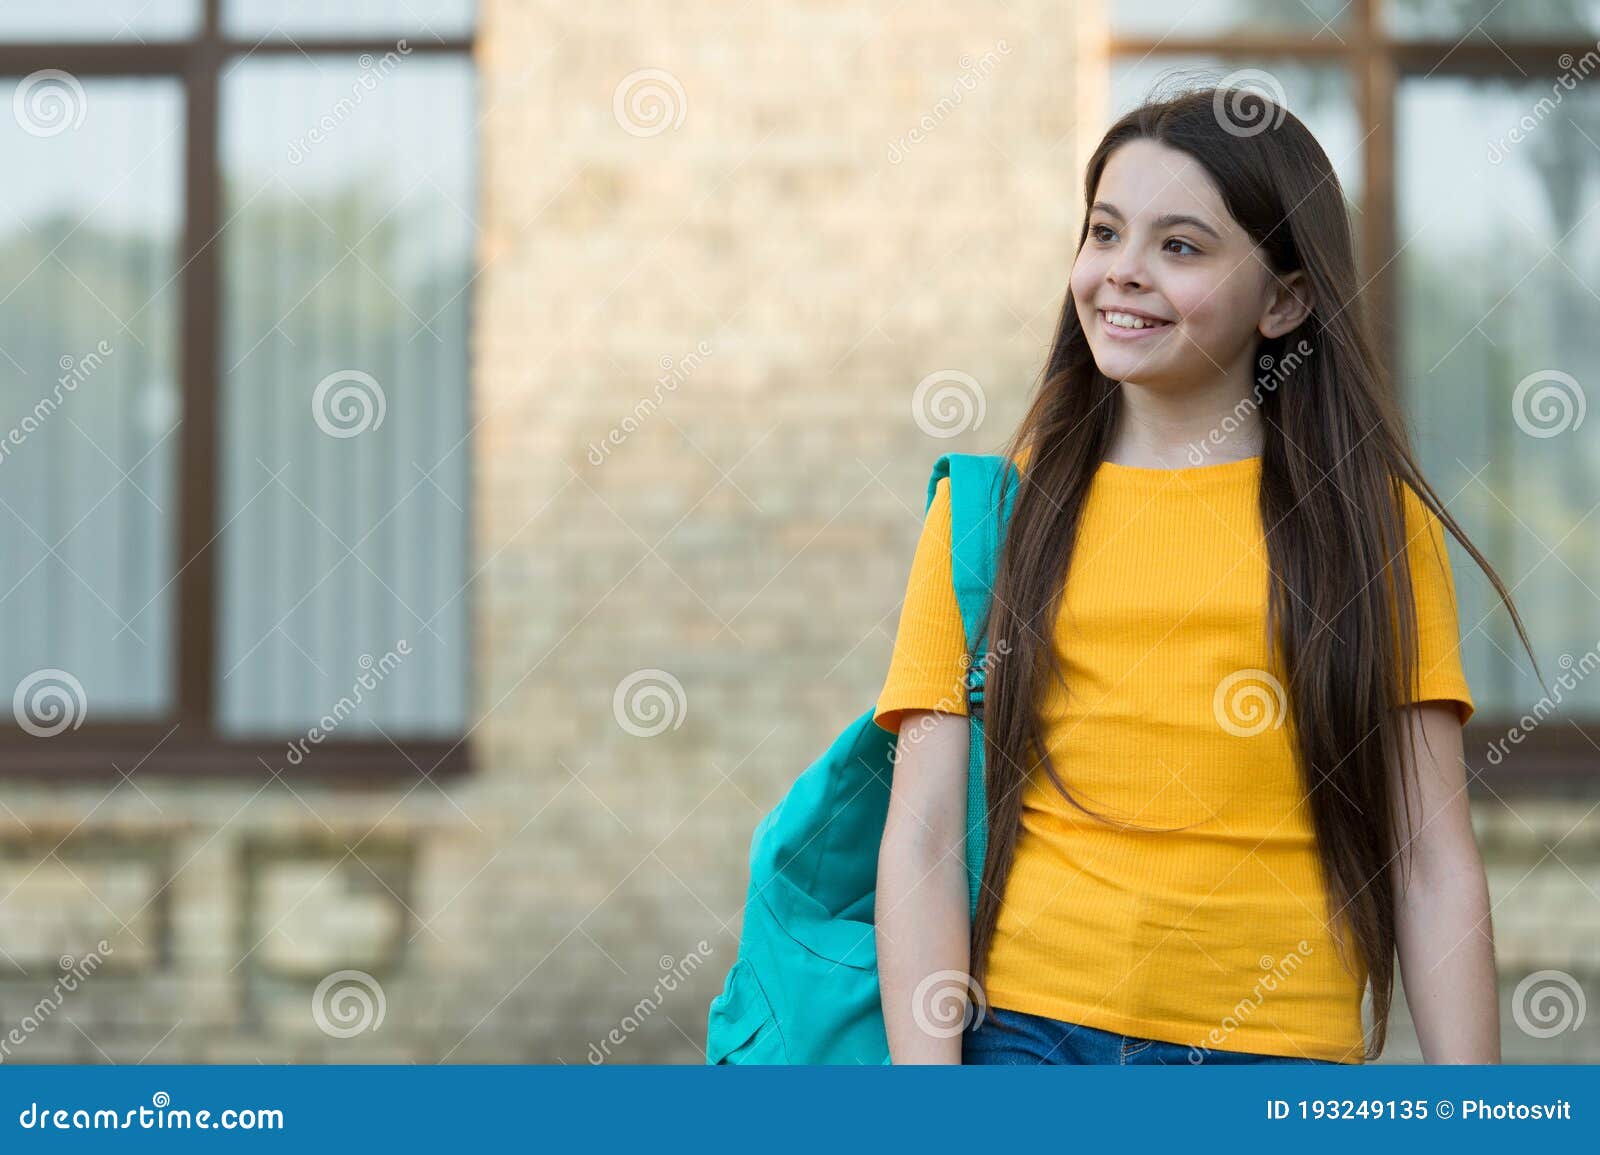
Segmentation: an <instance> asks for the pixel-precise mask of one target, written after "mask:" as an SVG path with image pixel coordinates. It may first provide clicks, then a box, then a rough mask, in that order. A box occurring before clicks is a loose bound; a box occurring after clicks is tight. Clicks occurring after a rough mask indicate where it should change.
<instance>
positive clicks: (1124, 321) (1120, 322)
mask: <svg viewBox="0 0 1600 1155" xmlns="http://www.w3.org/2000/svg"><path fill="white" fill-rule="evenodd" d="M1103 316H1104V317H1105V319H1106V320H1107V321H1109V322H1110V323H1111V324H1113V325H1115V326H1116V327H1117V328H1119V329H1154V328H1157V327H1158V326H1160V325H1165V324H1168V323H1169V322H1166V321H1147V320H1145V318H1143V317H1136V316H1134V315H1133V314H1132V313H1113V312H1110V311H1109V310H1108V311H1106V312H1104V313H1103Z"/></svg>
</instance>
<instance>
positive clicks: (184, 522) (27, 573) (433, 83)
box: [0, 0, 478, 779]
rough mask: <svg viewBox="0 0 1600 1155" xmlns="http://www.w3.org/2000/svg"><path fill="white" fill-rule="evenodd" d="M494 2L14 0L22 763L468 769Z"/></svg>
mask: <svg viewBox="0 0 1600 1155" xmlns="http://www.w3.org/2000/svg"><path fill="white" fill-rule="evenodd" d="M473 21H474V11H473V5H472V2H471V0H409V2H408V3H406V4H402V5H395V4H389V3H379V2H376V0H362V2H351V3H342V4H338V5H329V4H322V3H313V2H311V0H292V2H284V0H271V2H268V0H148V2H147V0H128V2H127V3H120V2H109V0H95V2H92V3H91V2H89V0H76V2H72V0H8V3H7V4H5V5H4V6H3V7H0V94H3V95H4V96H6V97H9V98H10V99H9V100H8V101H7V104H8V108H9V113H10V114H9V115H0V158H3V162H4V167H5V171H6V174H7V179H6V181H5V187H4V189H3V190H0V607H3V615H4V616H3V620H4V622H5V623H6V631H5V633H6V643H7V644H6V645H5V646H3V647H0V690H3V691H4V692H5V693H6V694H8V695H10V696H11V698H12V706H13V709H12V717H11V718H10V719H8V720H7V721H8V726H7V727H5V733H4V735H3V737H0V743H3V744H0V768H3V769H4V770H5V771H11V772H19V771H20V772H28V773H41V774H45V775H49V776H53V777H57V778H64V779H71V778H76V777H81V776H84V775H108V776H111V777H115V776H116V775H117V774H118V773H131V772H133V771H134V770H135V769H136V768H137V769H139V770H140V772H141V773H150V772H166V771H182V772H198V773H223V774H226V773H245V774H248V775H251V776H259V775H261V774H264V773H267V772H268V771H274V770H276V771H282V772H284V773H287V774H296V773H304V772H307V771H309V772H313V773H317V774H352V775H361V776H370V775H384V774H388V773H395V774H399V775H403V776H406V777H410V778H415V777H416V776H417V775H419V774H422V775H431V774H433V773H435V772H439V771H458V770H460V769H461V768H462V767H463V766H464V765H465V752H466V747H465V743H464V741H463V740H462V739H463V735H464V733H465V730H466V725H467V719H466V715H467V703H466V688H467V685H468V681H469V670H470V666H469V659H468V646H467V641H468V628H467V623H468V612H467V610H468V605H467V594H468V590H467V586H468V584H469V581H470V573H469V570H468V556H469V555H468V548H467V529H468V522H469V518H468V477H469V450H470V423H469V418H468V413H469V406H468V390H467V386H468V361H467V345H468V343H467V320H468V305H469V300H470V295H471V294H470V286H471V281H472V259H473V247H474V239H475V233H476V225H475V223H474V220H473V214H474V212H475V202H476V193H475V188H476V143H475V141H476V132H475V128H476V118H477V115H478V114H477V109H476V96H475V78H474V71H473V65H472V54H471V50H472V39H471V38H472V32H473Z"/></svg>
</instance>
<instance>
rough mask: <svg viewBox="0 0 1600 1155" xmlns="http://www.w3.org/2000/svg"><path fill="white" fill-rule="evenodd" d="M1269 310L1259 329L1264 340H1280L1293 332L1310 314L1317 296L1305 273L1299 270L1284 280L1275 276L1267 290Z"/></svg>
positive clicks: (1264, 315)
mask: <svg viewBox="0 0 1600 1155" xmlns="http://www.w3.org/2000/svg"><path fill="white" fill-rule="evenodd" d="M1267 290H1268V297H1267V307H1266V310H1265V311H1264V312H1263V313H1262V314H1261V320H1260V322H1259V323H1258V324H1257V325H1256V328H1257V330H1258V331H1259V332H1260V333H1261V335H1262V336H1263V337H1281V336H1283V335H1284V334H1285V333H1292V332H1294V329H1295V326H1297V325H1299V324H1300V322H1302V321H1304V320H1305V319H1306V317H1307V316H1309V315H1310V313H1311V306H1312V304H1313V296H1314V294H1313V293H1312V291H1311V282H1310V280H1309V279H1308V278H1307V277H1306V275H1305V272H1304V271H1303V270H1300V269H1296V270H1295V271H1294V272H1292V273H1288V274H1286V275H1284V276H1281V277H1280V276H1277V275H1276V274H1274V275H1273V277H1272V281H1271V283H1270V284H1269V285H1268V286H1267Z"/></svg>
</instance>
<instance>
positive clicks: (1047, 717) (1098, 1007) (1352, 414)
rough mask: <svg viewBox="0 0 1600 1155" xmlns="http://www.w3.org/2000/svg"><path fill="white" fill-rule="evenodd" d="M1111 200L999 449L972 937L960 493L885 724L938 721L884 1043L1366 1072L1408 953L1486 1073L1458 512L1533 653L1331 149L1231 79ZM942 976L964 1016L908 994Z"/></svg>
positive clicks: (903, 802)
mask: <svg viewBox="0 0 1600 1155" xmlns="http://www.w3.org/2000/svg"><path fill="white" fill-rule="evenodd" d="M1084 188H1085V194H1086V197H1085V210H1084V224H1083V230H1082V232H1081V233H1080V236H1079V246H1078V254H1077V258H1076V261H1075V263H1074V264H1073V267H1072V275H1071V284H1070V289H1069V292H1068V294H1067V297H1066V301H1065V303H1064V305H1063V307H1062V310H1061V316H1060V319H1059V321H1058V323H1057V326H1056V338H1055V342H1054V346H1053V347H1052V349H1051V351H1050V357H1049V361H1048V363H1047V365H1046V368H1045V372H1044V374H1043V378H1042V383H1041V384H1040V386H1039V388H1038V391H1037V394H1036V396H1035V398H1034V400H1033V402H1032V405H1031V407H1030V409H1029V411H1028V413H1027V416H1026V418H1025V419H1024V421H1023V422H1022V424H1021V426H1020V427H1019V428H1018V429H1017V431H1016V433H1015V434H1014V435H1013V437H1012V439H1011V441H1010V443H1009V444H1008V445H1007V457H1008V459H1009V460H1011V461H1014V462H1015V463H1016V464H1017V466H1018V472H1019V477H1020V483H1019V487H1018V490H1017V495H1016V499H1015V504H1014V507H1013V511H1012V516H1011V521H1010V523H1009V530H1008V532H1007V534H1006V537H1005V541H1004V543H1003V545H1002V548H1001V551H1000V554H999V557H998V559H997V566H998V568H997V573H996V579H995V589H994V603H993V608H992V610H991V612H990V620H989V627H988V635H987V636H988V639H989V654H990V660H991V662H992V666H991V668H989V670H988V672H987V685H986V688H985V701H986V705H985V707H984V712H985V730H984V743H985V756H986V760H987V770H986V774H987V787H988V799H989V815H988V820H989V830H990V835H989V844H988V852H987V857H986V859H985V861H984V865H983V890H982V895H981V898H980V900H979V906H978V912H977V917H976V919H975V920H973V922H972V925H971V926H969V925H968V922H969V920H968V917H967V909H968V907H967V901H968V900H967V891H966V881H965V874H964V868H963V846H964V842H963V833H962V832H963V830H964V825H963V824H964V821H965V819H966V804H965V798H966V793H965V775H966V767H967V743H968V728H967V727H968V721H967V719H966V718H965V717H963V715H964V714H965V713H966V712H967V710H966V706H965V702H966V699H965V695H964V693H963V692H962V690H961V687H962V686H963V684H964V683H963V675H964V666H965V663H966V660H967V657H968V655H967V654H966V653H965V643H964V640H963V637H962V626H961V619H960V615H959V612H958V609H957V605H956V601H955V595H954V592H953V589H952V585H951V578H950V499H949V491H948V482H947V481H946V482H941V483H940V485H939V487H938V490H937V492H936V494H935V497H934V500H933V502H932V504H931V505H930V506H929V510H928V515H927V519H926V522H925V524H924V528H923V531H922V537H921V540H920V542H919V544H918V547H917V552H916V557H915V560H914V562H913V566H912V574H911V578H910V582H909V584H908V588H907V594H906V600H905V605H904V609H903V611H902V616H901V620H900V626H899V631H898V635H897V637H896V641H895V649H894V655H893V659H892V661H891V664H890V669H889V674H888V678H887V681H886V683H885V685H884V688H883V691H882V694H881V695H880V697H879V700H878V703H877V706H876V709H875V712H874V718H875V720H876V721H877V722H878V724H879V725H881V726H883V727H884V728H885V729H888V730H890V731H893V732H896V733H898V732H899V728H900V727H901V726H902V725H905V726H910V727H914V728H915V731H916V740H915V741H914V742H913V741H906V742H903V743H901V747H902V749H901V750H900V753H899V761H898V763H897V768H896V772H895V775H894V782H893V787H892V797H891V806H890V814H889V819H888V824H887V827H886V829H885V833H884V839H883V845H882V849H881V851H880V856H879V874H878V895H877V902H876V907H877V912H878V913H877V915H876V925H877V938H878V953H879V974H880V984H881V988H882V992H883V993H882V998H883V1011H884V1019H885V1024H886V1027H887V1031H888V1036H889V1045H890V1053H891V1057H892V1061H893V1062H895V1063H897V1064H898V1063H917V1062H939V1063H960V1062H967V1063H1041V1062H1052V1063H1062V1062H1092V1063H1103V1062H1110V1063H1124V1064H1127V1063H1140V1064H1148V1063H1185V1062H1194V1063H1201V1062H1204V1063H1217V1062H1262V1061H1268V1062H1322V1063H1360V1062H1363V1061H1365V1060H1370V1059H1373V1058H1376V1057H1377V1056H1378V1055H1379V1054H1380V1053H1381V1052H1382V1050H1383V1044H1384V1039H1385V1035H1386V1029H1387V1021H1388V1014H1389V1006H1390V1001H1391V996H1392V993H1393V983H1394V955H1395V952H1396V950H1397V948H1398V953H1399V959H1400V968H1401V972H1402V976H1403V978H1404V980H1405V985H1406V995H1407V1002H1408V1005H1409V1007H1410V1010H1411V1014H1412V1016H1413V1018H1414V1021H1415V1024H1416V1028H1417V1033H1418V1035H1419V1036H1420V1039H1421V1043H1422V1050H1423V1054H1424V1057H1425V1058H1426V1059H1427V1060H1428V1061H1430V1062H1457V1063H1488V1062H1498V1061H1499V1022H1498V1000H1497V995H1496V985H1495V967H1494V952H1493V942H1492V932H1491V924H1490V920H1489V907H1488V895H1487V886H1486V883H1485V879H1484V872H1483V866H1482V863H1481V861H1480V859H1479V856H1478V850H1477V845H1476V843H1475V841H1474V837H1473V832H1472V825H1471V821H1470V812H1469V809H1468V804H1467V803H1468V797H1467V790H1466V783H1465V776H1464V771H1463V758H1462V737H1461V727H1462V725H1463V724H1464V723H1465V722H1466V721H1467V719H1468V718H1469V717H1471V715H1472V712H1473V709H1474V707H1473V702H1472V698H1471V695H1470V693H1469V691H1468V687H1467V684H1466V680H1465V678H1464V677H1463V674H1462V668H1461V663H1460V660H1459V657H1458V655H1457V647H1458V633H1457V631H1458V622H1457V617H1456V606H1455V589H1454V584H1453V579H1452V575H1451V572H1450V567H1449V561H1448V558H1447V556H1446V553H1445V539H1444V534H1443V526H1445V525H1448V526H1449V528H1450V531H1451V533H1453V534H1454V535H1455V537H1456V539H1457V540H1458V541H1460V542H1461V544H1462V545H1463V546H1464V547H1465V548H1466V549H1467V550H1468V552H1470V553H1471V555H1472V557H1473V559H1474V561H1476V562H1477V564H1478V565H1479V566H1480V567H1481V568H1482V569H1483V570H1484V572H1485V573H1486V574H1487V575H1488V577H1489V579H1490V581H1491V582H1492V583H1493V585H1494V588H1495V590H1496V591H1497V592H1498V594H1499V596H1500V598H1501V600H1502V601H1504V602H1505V604H1506V606H1507V608H1508V609H1509V610H1510V612H1511V615H1512V618H1513V620H1514V621H1515V622H1516V626H1517V631H1518V634H1519V636H1520V637H1521V638H1522V643H1523V645H1524V646H1525V647H1529V643H1528V638H1527V634H1526V632H1525V631H1524V630H1523V626H1522V621H1521V618H1520V616H1519V615H1518V614H1517V611H1516V608H1515V606H1514V605H1512V603H1511V599H1510V595H1509V594H1508V592H1507V591H1506V589H1505V587H1504V585H1503V584H1502V583H1501V581H1500V579H1499V577H1498V576H1497V575H1496V574H1495V573H1494V571H1493V569H1492V568H1491V567H1490V566H1489V564H1488V562H1487V561H1485V560H1484V558H1483V556H1482V555H1481V554H1480V553H1479V552H1478V550H1477V549H1476V548H1475V547H1474V546H1473V545H1472V544H1471V543H1470V542H1469V541H1468V540H1467V539H1466V537H1465V535H1464V534H1463V533H1462V531H1461V529H1460V528H1459V527H1458V526H1457V525H1456V523H1455V521H1454V519H1453V518H1452V517H1451V516H1450V515H1449V513H1447V512H1446V511H1445V510H1444V508H1443V504H1442V502H1441V501H1440V500H1439V499H1438V498H1437V496H1436V495H1435V494H1434V492H1433V491H1432V489H1431V488H1430V487H1429V486H1428V484H1427V482H1426V481H1424V480H1423V478H1422V476H1421V474H1420V472H1419V470H1418V467H1417V465H1416V462H1415V460H1414V458H1413V456H1412V451H1411V448H1410V446H1409V437H1408V433H1407V431H1406V428H1405V424H1404V421H1403V418H1402V415H1401V412H1400V409H1399V407H1398V405H1397V403H1396V400H1395V397H1394V394H1393V391H1392V388H1391V384H1390V382H1389V381H1388V380H1387V378H1386V376H1385V374H1384V371H1383V367H1382V365H1381V364H1380V362H1379V361H1378V359H1377V357H1376V356H1375V354H1374V339H1373V335H1372V329H1371V319H1370V318H1368V317H1367V316H1366V315H1365V314H1364V312H1363V308H1362V304H1363V303H1362V300H1361V298H1360V295H1359V294H1360V288H1361V286H1360V285H1359V284H1358V282H1357V279H1356V273H1355V265H1354V258H1353V253H1352V246H1351V238H1350V231H1349V225H1348V221H1347V219H1346V215H1345V202H1344V197H1343V194H1342V192H1341V190H1340V187H1339V182H1338V180H1337V178H1336V177H1335V175H1334V172H1333V168H1332V166H1331V165H1330V164H1329V163H1328V158H1327V156H1326V155H1325V154H1324V153H1323V150H1322V149H1321V147H1320V146H1319V145H1318V144H1317V142H1316V140H1315V139H1314V138H1313V137H1312V136H1311V134H1310V133H1309V132H1308V131H1307V130H1306V129H1305V127H1304V126H1303V125H1302V124H1301V122H1300V121H1299V120H1298V119H1296V118H1295V117H1294V116H1293V115H1292V114H1290V113H1289V112H1288V111H1287V110H1286V109H1283V108H1280V107H1278V106H1277V105H1275V104H1273V103H1272V102H1271V101H1268V100H1267V99H1265V98H1264V97H1263V96H1261V95H1260V94H1259V93H1256V92H1252V91H1247V90H1237V89H1220V90H1218V89H1207V90H1203V91H1199V92H1193V93H1188V94H1182V95H1179V96H1177V97H1174V98H1172V99H1169V100H1165V101H1161V102H1155V103H1150V104H1147V105H1145V106H1144V107H1141V108H1138V109H1136V110H1134V111H1133V112H1131V113H1129V114H1128V115H1126V116H1125V117H1123V118H1122V119H1121V120H1119V121H1118V122H1117V123H1116V124H1115V125H1113V126H1112V128H1111V129H1110V131H1109V132H1107V134H1106V136H1105V138H1104V139H1103V140H1102V142H1101V143H1100V146H1099V148H1098V149H1097V151H1096V152H1095V154H1094V156H1093V157H1092V158H1091V160H1090V162H1089V166H1088V172H1087V174H1086V177H1085V182H1084ZM1401 590H1408V591H1410V594H1411V596H1410V597H1401V596H1399V593H1398V591H1401ZM1529 653H1530V656H1531V654H1532V649H1531V647H1529ZM996 655H1003V656H998V657H997V656H996ZM1535 668H1536V669H1537V663H1536V664H1535ZM941 974H953V975H956V976H958V979H959V983H960V985H961V988H962V989H961V991H960V994H961V996H962V997H963V998H965V997H967V995H968V991H967V986H968V984H969V982H970V985H971V987H972V1000H973V1002H975V1004H976V1006H975V1008H974V1009H975V1010H976V1012H977V1013H976V1015H973V1016H969V1018H976V1019H977V1022H976V1023H975V1025H971V1026H969V1027H968V1029H966V1030H964V1031H957V1032H955V1033H954V1034H952V1033H951V1032H949V1031H936V1030H929V1029H925V1028H926V1024H927V1022H928V1017H927V1008H926V1006H925V1005H913V1003H914V1000H920V1002H921V1003H923V1004H925V1003H926V1001H927V998H928V993H927V992H928V991H929V990H930V989H932V988H931V987H930V980H931V979H934V978H935V976H938V975H941ZM1369 983H1370V985H1371V989H1372V1008H1373V1017H1374V1020H1375V1021H1374V1027H1373V1030H1372V1032H1371V1034H1370V1036H1369V1035H1368V1034H1367V1032H1366V1031H1365V1030H1364V1029H1363V1022H1362V1001H1363V996H1364V993H1365V991H1366V988H1367V986H1368V984H1369Z"/></svg>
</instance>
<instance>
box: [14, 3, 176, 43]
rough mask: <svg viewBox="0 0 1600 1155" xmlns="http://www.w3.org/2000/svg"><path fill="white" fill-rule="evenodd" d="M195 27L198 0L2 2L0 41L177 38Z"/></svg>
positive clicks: (131, 41) (122, 41)
mask: <svg viewBox="0 0 1600 1155" xmlns="http://www.w3.org/2000/svg"><path fill="white" fill-rule="evenodd" d="M199 24H200V0H5V3H4V4H0V40H111V41H116V42H118V43H126V44H138V43H140V42H141V41H144V40H176V39H178V38H180V37H184V36H187V35H189V34H190V33H191V32H193V31H194V30H195V29H196V28H197V27H199Z"/></svg>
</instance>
